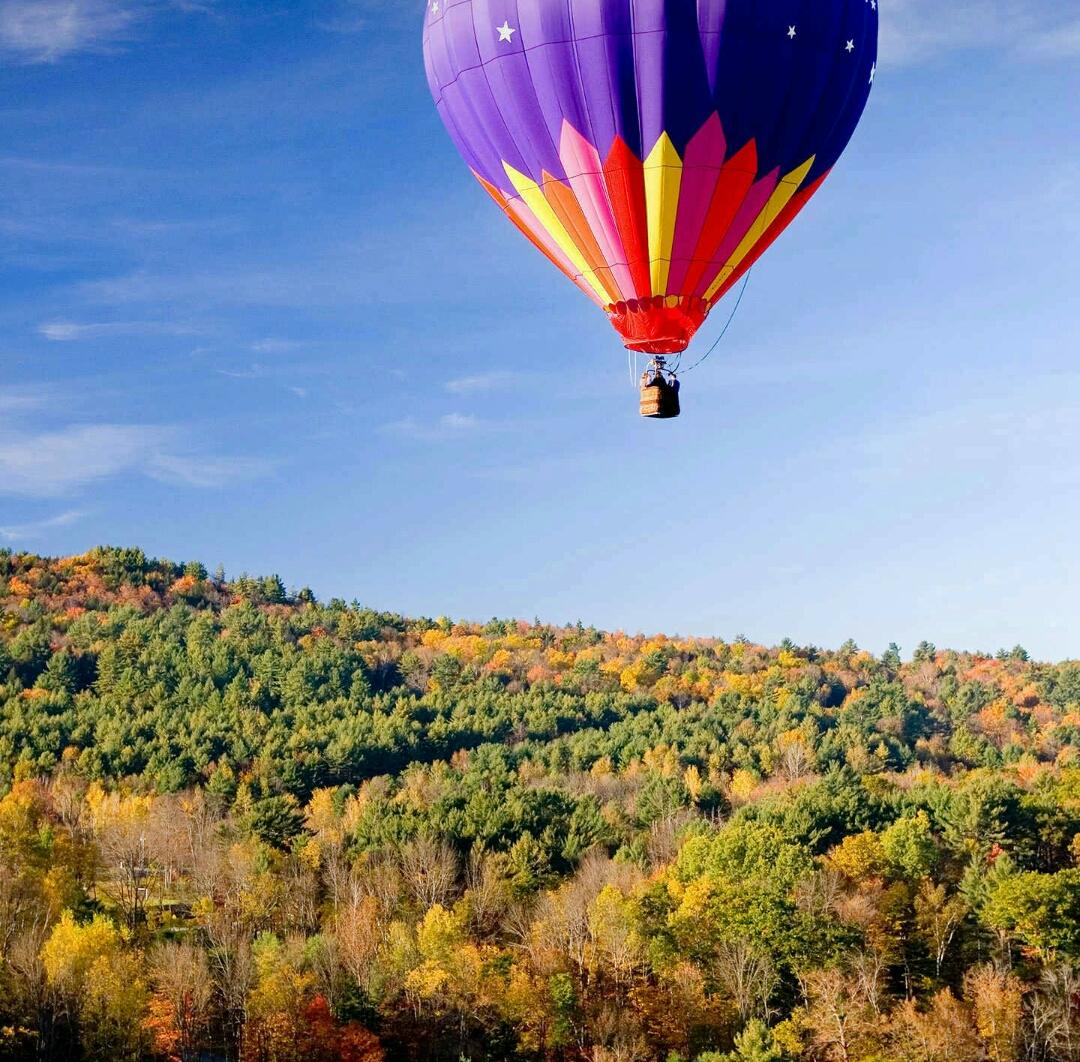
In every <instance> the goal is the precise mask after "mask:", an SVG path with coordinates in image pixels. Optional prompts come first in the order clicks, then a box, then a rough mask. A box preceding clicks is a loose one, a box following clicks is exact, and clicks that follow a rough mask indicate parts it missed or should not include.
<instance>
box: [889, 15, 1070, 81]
mask: <svg viewBox="0 0 1080 1062" xmlns="http://www.w3.org/2000/svg"><path fill="white" fill-rule="evenodd" d="M1054 6H1055V5H1051V4H1048V3H1046V2H1045V0H956V2H952V3H948V4H943V3H942V2H941V0H888V2H882V4H881V58H882V62H883V63H892V64H894V65H901V64H905V63H917V62H921V61H923V60H926V59H931V58H933V57H935V56H937V55H941V54H945V53H948V52H954V51H969V50H972V49H986V48H997V49H1002V50H1006V51H1011V52H1016V53H1018V54H1023V55H1027V56H1029V57H1039V56H1041V57H1044V58H1062V57H1066V56H1071V55H1076V54H1080V22H1077V20H1076V19H1075V17H1074V18H1073V20H1072V21H1069V20H1068V19H1065V20H1063V19H1062V17H1061V15H1060V14H1059V13H1058V12H1056V11H1055V10H1054Z"/></svg>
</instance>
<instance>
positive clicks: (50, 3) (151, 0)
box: [0, 0, 207, 63]
mask: <svg viewBox="0 0 1080 1062" xmlns="http://www.w3.org/2000/svg"><path fill="white" fill-rule="evenodd" d="M164 7H175V8H179V9H180V10H183V11H201V10H205V9H206V7H207V5H206V4H204V3H199V2H197V0H0V51H4V52H8V53H10V54H13V55H15V56H17V57H18V58H20V59H22V60H23V61H24V62H30V63H51V62H55V61H56V60H58V59H62V58H64V56H67V55H71V54H73V53H75V52H87V51H103V50H106V49H108V48H109V47H111V46H115V45H116V44H118V43H120V42H121V41H124V40H128V39H130V38H131V36H132V34H133V32H134V30H135V28H136V26H137V25H138V23H140V22H141V21H142V20H144V19H145V18H147V17H148V16H150V15H152V14H153V13H154V12H155V11H156V10H159V9H162V8H164Z"/></svg>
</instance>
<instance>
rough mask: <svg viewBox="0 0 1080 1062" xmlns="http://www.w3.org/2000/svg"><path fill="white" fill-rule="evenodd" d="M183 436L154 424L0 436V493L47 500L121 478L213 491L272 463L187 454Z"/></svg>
mask: <svg viewBox="0 0 1080 1062" xmlns="http://www.w3.org/2000/svg"><path fill="white" fill-rule="evenodd" d="M187 435H188V433H187V432H185V431H183V430H182V429H180V428H177V427H170V426H165V425H157V424H91V425H73V426H70V427H66V428H60V429H57V430H54V431H38V432H33V431H29V432H27V431H22V432H18V433H15V432H10V433H4V434H2V435H0V494H15V495H22V496H25V497H36V498H50V497H59V496H61V495H65V494H71V493H74V492H76V491H78V490H80V489H82V488H84V487H87V486H89V485H91V484H94V483H97V482H100V481H102V480H106V479H109V478H111V477H114V476H118V475H123V474H132V473H135V474H142V475H148V476H150V477H152V478H154V479H158V480H161V481H163V482H168V483H174V484H177V485H179V486H187V487H203V488H213V487H222V486H228V485H230V484H233V483H236V482H238V481H240V480H250V479H256V478H259V477H262V476H265V475H267V474H269V473H270V472H271V471H272V470H273V468H274V464H273V462H271V461H267V460H263V459H257V458H248V457H232V456H221V455H215V454H201V453H197V452H196V453H193V452H189V451H190V444H189V440H188V438H187Z"/></svg>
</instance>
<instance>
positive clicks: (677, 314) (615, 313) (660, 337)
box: [605, 295, 712, 354]
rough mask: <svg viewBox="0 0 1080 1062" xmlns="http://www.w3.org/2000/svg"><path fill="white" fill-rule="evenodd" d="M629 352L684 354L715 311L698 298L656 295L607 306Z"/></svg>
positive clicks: (612, 321)
mask: <svg viewBox="0 0 1080 1062" xmlns="http://www.w3.org/2000/svg"><path fill="white" fill-rule="evenodd" d="M605 309H606V310H607V312H608V317H609V318H610V319H611V324H612V326H613V327H614V329H615V331H616V332H618V333H619V335H620V336H622V338H623V343H624V344H625V346H626V347H627V349H628V350H636V351H639V352H640V353H642V354H680V353H681V352H682V351H684V350H686V348H687V347H688V346H689V344H690V340H691V339H693V338H694V333H695V332H696V331H697V330H698V329H699V328H700V327H701V325H702V323H703V322H704V321H705V318H706V317H708V315H709V310H711V309H712V304H711V303H708V302H706V301H705V300H704V299H699V298H698V297H697V296H696V295H654V296H652V297H651V298H648V299H630V300H628V301H627V302H616V303H612V304H611V305H610V306H607V307H605Z"/></svg>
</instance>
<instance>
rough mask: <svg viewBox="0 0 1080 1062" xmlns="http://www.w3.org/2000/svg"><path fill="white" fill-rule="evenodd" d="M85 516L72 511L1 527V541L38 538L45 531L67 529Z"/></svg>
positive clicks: (20, 540) (79, 511) (78, 511)
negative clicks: (59, 528)
mask: <svg viewBox="0 0 1080 1062" xmlns="http://www.w3.org/2000/svg"><path fill="white" fill-rule="evenodd" d="M85 515H86V514H85V513H84V512H82V511H81V510H78V509H71V510H69V511H68V512H65V513H60V514H59V515H57V516H50V517H48V518H46V519H44V520H31V521H30V522H29V523H25V524H9V525H7V526H6V527H0V539H3V540H4V541H5V542H22V541H25V540H26V539H31V538H37V537H38V536H40V535H41V534H42V533H44V532H45V531H51V530H53V529H54V528H57V527H67V526H68V525H69V524H73V523H75V522H76V521H78V520H81V519H82V518H83V517H84V516H85Z"/></svg>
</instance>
